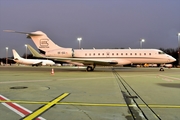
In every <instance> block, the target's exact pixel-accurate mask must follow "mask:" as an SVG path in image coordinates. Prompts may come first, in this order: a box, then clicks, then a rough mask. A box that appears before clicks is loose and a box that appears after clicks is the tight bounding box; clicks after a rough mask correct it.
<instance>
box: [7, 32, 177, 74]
mask: <svg viewBox="0 0 180 120" xmlns="http://www.w3.org/2000/svg"><path fill="white" fill-rule="evenodd" d="M5 31H6V32H15V33H22V34H26V35H27V38H31V39H32V40H33V42H34V43H35V45H36V46H37V48H38V49H39V50H40V52H41V53H42V54H44V57H45V58H50V59H54V60H59V61H64V62H69V63H73V64H76V65H84V66H87V71H93V70H94V68H95V67H96V66H97V65H100V66H117V65H126V64H145V63H156V64H164V63H171V62H174V61H176V59H175V58H173V57H172V56H170V55H167V54H166V53H164V52H163V51H161V50H158V49H72V48H64V47H60V46H58V45H57V44H55V43H54V42H53V41H52V40H51V39H49V37H48V36H47V35H46V34H45V33H43V32H42V31H36V32H30V33H26V32H17V31H12V30H5ZM161 70H163V69H162V68H161Z"/></svg>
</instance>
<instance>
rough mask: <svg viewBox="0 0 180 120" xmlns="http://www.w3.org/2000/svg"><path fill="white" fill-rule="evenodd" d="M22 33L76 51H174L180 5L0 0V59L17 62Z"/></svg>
mask: <svg viewBox="0 0 180 120" xmlns="http://www.w3.org/2000/svg"><path fill="white" fill-rule="evenodd" d="M9 29H10V30H16V31H24V32H33V31H43V32H45V33H46V34H47V35H48V36H49V38H51V40H53V41H54V42H55V43H56V44H58V45H60V46H63V47H72V48H74V49H76V48H78V41H77V37H82V39H83V40H82V42H81V47H82V48H93V47H94V48H128V47H131V48H139V47H140V44H139V41H140V39H145V40H146V41H145V43H143V48H177V47H178V37H177V34H178V33H179V32H180V0H0V58H1V57H5V56H6V49H5V47H8V48H9V49H8V54H9V57H11V56H12V49H16V50H17V52H18V53H19V54H20V55H21V56H22V55H23V54H24V53H25V46H24V45H25V44H30V45H32V46H33V47H34V48H36V47H35V45H34V43H33V42H32V40H31V39H27V38H26V36H25V35H23V34H17V33H6V32H3V30H9Z"/></svg>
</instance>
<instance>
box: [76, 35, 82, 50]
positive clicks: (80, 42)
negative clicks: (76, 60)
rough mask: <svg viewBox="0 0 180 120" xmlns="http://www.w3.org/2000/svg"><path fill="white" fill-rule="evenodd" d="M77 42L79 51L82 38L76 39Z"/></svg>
mask: <svg viewBox="0 0 180 120" xmlns="http://www.w3.org/2000/svg"><path fill="white" fill-rule="evenodd" d="M77 40H78V41H79V49H80V48H81V40H82V38H81V37H79V38H77Z"/></svg>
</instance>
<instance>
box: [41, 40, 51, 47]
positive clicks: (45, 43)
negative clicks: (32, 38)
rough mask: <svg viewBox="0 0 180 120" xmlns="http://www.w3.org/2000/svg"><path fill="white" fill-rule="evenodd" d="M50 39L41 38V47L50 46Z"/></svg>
mask: <svg viewBox="0 0 180 120" xmlns="http://www.w3.org/2000/svg"><path fill="white" fill-rule="evenodd" d="M48 41H49V39H41V40H40V46H39V48H49V44H48Z"/></svg>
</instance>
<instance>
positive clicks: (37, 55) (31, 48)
mask: <svg viewBox="0 0 180 120" xmlns="http://www.w3.org/2000/svg"><path fill="white" fill-rule="evenodd" d="M27 47H28V49H29V51H30V52H31V53H32V54H33V56H34V57H38V58H43V57H44V56H43V55H41V54H39V53H38V52H37V51H36V50H35V49H34V48H33V47H31V46H30V45H28V44H27Z"/></svg>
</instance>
